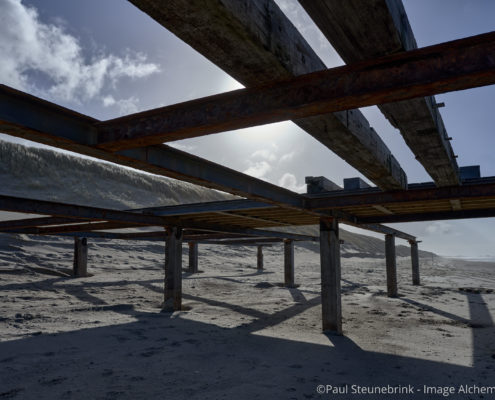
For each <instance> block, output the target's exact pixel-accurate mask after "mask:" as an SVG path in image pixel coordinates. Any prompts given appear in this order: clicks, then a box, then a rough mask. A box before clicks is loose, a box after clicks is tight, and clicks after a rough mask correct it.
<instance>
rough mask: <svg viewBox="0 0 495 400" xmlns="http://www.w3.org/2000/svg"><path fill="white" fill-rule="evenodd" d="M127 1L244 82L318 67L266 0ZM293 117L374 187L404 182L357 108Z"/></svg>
mask: <svg viewBox="0 0 495 400" xmlns="http://www.w3.org/2000/svg"><path fill="white" fill-rule="evenodd" d="M130 1H131V2H132V3H133V4H135V5H136V6H137V7H138V8H140V9H141V10H143V11H144V12H145V13H147V14H148V15H150V16H151V17H152V18H154V19H155V20H156V21H157V22H159V23H160V24H161V25H163V26H164V27H166V28H167V29H169V30H170V31H171V32H173V33H174V34H175V35H177V36H178V37H179V38H180V39H182V40H183V41H185V42H186V43H188V44H189V45H190V46H191V47H193V48H194V49H196V50H197V51H198V52H200V53H201V54H202V55H204V56H205V57H206V58H208V59H209V60H210V61H212V62H213V63H215V64H216V65H218V66H219V67H220V68H222V69H223V70H224V71H225V72H227V73H228V74H230V75H231V76H232V77H234V78H235V79H237V80H238V81H239V82H241V83H242V84H244V85H245V86H255V85H259V84H262V83H267V82H270V81H273V80H280V79H286V78H290V77H293V76H297V75H301V74H305V73H309V72H314V71H319V70H322V69H324V68H325V65H324V63H323V62H322V61H321V60H320V58H319V57H318V56H317V55H316V53H315V52H314V51H313V50H312V49H311V47H310V46H309V45H308V43H307V42H306V41H305V40H304V38H303V37H302V35H301V34H300V33H299V31H298V30H297V29H296V28H295V27H294V25H293V24H292V23H291V22H290V21H289V19H288V18H287V17H286V16H285V15H284V14H283V13H282V11H281V10H280V9H279V8H278V6H277V5H276V4H275V3H274V2H273V0H166V1H165V0H130ZM294 122H295V123H296V124H298V125H299V126H300V127H301V128H303V129H304V130H306V131H307V132H308V133H309V134H311V135H312V136H313V137H315V138H316V139H317V140H319V141H320V142H321V143H323V144H324V145H325V146H327V147H328V148H330V149H331V150H332V151H334V152H335V153H336V154H337V155H339V156H340V157H342V158H343V159H344V160H345V161H347V162H348V163H349V164H350V165H352V166H354V167H355V168H356V169H358V170H359V171H360V172H361V173H363V174H364V175H365V176H366V177H367V178H368V179H370V180H371V181H373V182H374V183H375V184H376V185H377V186H379V187H380V188H382V189H385V190H393V189H403V188H405V185H406V183H407V178H406V175H405V173H404V171H403V170H402V169H401V167H400V165H399V163H398V162H397V160H396V159H395V158H394V157H393V156H392V154H391V152H390V150H389V149H388V148H387V146H386V145H385V143H384V142H383V141H382V140H381V139H380V137H379V136H378V135H377V133H376V132H375V131H374V130H373V129H372V128H371V127H370V126H369V123H368V121H367V120H366V118H365V117H364V116H363V115H362V114H361V112H360V111H359V110H349V111H345V112H338V113H335V114H327V115H324V116H318V117H311V118H305V119H301V120H297V121H294Z"/></svg>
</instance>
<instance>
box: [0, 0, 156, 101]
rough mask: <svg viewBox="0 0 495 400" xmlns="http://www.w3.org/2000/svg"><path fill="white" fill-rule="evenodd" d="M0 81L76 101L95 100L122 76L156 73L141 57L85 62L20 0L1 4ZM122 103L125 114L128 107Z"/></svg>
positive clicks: (73, 41)
mask: <svg viewBox="0 0 495 400" xmlns="http://www.w3.org/2000/svg"><path fill="white" fill-rule="evenodd" d="M0 54H2V61H1V63H0V76H1V78H2V83H5V84H7V85H9V86H14V87H16V88H18V89H20V90H24V91H28V92H31V93H33V94H38V95H40V94H43V95H44V97H47V95H49V97H51V98H52V99H54V100H63V101H70V102H81V101H85V100H90V99H92V98H94V97H95V96H98V95H99V94H100V93H101V91H102V90H103V89H104V87H105V85H115V83H116V82H117V81H118V80H119V79H121V78H124V77H128V78H142V77H145V76H148V75H151V74H153V73H156V72H158V71H159V66H158V65H156V64H154V63H149V62H147V61H146V56H145V55H143V54H139V53H138V54H132V53H130V52H129V53H128V54H127V55H125V56H124V57H119V56H116V55H113V54H108V55H105V54H99V55H94V56H93V57H86V58H85V55H84V54H83V49H82V47H81V45H80V43H79V41H78V39H77V38H75V37H74V36H72V35H70V34H69V33H67V32H66V31H65V29H64V28H63V26H62V25H60V26H56V25H53V24H46V23H44V22H42V21H40V19H39V16H38V13H37V11H36V9H34V8H31V7H27V6H25V5H23V4H22V3H21V1H20V0H3V1H2V2H1V3H0ZM128 100H129V99H127V100H124V103H122V106H123V107H125V105H124V104H126V103H125V102H126V101H127V106H128V109H130V108H131V106H130V104H131V102H129V101H128Z"/></svg>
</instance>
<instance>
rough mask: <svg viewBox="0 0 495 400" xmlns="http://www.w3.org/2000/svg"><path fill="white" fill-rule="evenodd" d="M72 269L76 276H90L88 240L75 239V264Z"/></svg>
mask: <svg viewBox="0 0 495 400" xmlns="http://www.w3.org/2000/svg"><path fill="white" fill-rule="evenodd" d="M72 268H73V273H74V276H76V277H85V276H88V239H86V238H80V237H75V238H74V264H73V267H72Z"/></svg>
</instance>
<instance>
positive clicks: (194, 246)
mask: <svg viewBox="0 0 495 400" xmlns="http://www.w3.org/2000/svg"><path fill="white" fill-rule="evenodd" d="M188 246H189V270H188V272H189V273H190V274H197V273H198V242H188Z"/></svg>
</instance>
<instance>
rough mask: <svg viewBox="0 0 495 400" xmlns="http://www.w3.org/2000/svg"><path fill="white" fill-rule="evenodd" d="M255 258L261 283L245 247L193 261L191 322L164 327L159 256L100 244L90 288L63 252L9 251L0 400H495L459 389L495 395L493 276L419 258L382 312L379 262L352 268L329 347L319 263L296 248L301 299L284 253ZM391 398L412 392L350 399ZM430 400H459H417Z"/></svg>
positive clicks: (186, 313) (18, 245) (25, 244)
mask: <svg viewBox="0 0 495 400" xmlns="http://www.w3.org/2000/svg"><path fill="white" fill-rule="evenodd" d="M185 250H186V248H184V253H185V254H184V266H187V260H186V255H187V254H186V251H185ZM264 253H265V270H264V271H263V272H261V273H260V272H257V270H256V249H255V248H253V247H226V246H216V247H214V246H209V245H202V246H200V259H199V264H200V271H201V272H200V273H199V274H195V275H190V274H187V273H184V277H183V296H184V303H183V304H184V310H183V311H181V312H175V313H162V312H160V311H161V309H160V306H161V301H162V296H163V295H162V293H163V292H162V290H163V277H164V273H163V244H162V243H160V242H154V243H152V242H130V243H129V244H127V243H122V242H121V243H117V242H110V241H104V240H100V241H98V242H95V241H93V242H91V244H90V251H89V262H88V264H89V271H90V272H91V273H92V274H93V276H91V277H88V278H79V279H74V278H71V277H69V276H68V273H69V272H70V268H71V263H72V243H71V241H70V240H67V239H62V238H44V239H40V238H35V237H28V236H6V235H4V236H2V247H1V252H0V260H1V263H0V296H1V299H0V300H1V301H0V316H1V318H0V340H1V343H0V388H1V390H0V398H2V399H3V398H5V399H7V398H13V399H45V398H46V399H48V398H61V399H115V398H119V399H120V398H122V399H151V398H164V399H169V398H170V399H186V398H187V399H222V398H225V399H230V398H236V399H253V398H259V399H269V398H270V399H318V398H337V399H338V398H340V399H348V398H363V399H379V398H398V399H409V398H410V399H427V398H428V399H429V398H446V397H448V398H456V399H457V398H459V399H478V398H485V399H488V398H491V397H490V395H487V394H485V395H483V394H469V393H459V387H460V386H461V385H468V386H466V388H467V390H470V388H474V389H472V390H475V389H476V388H479V387H485V388H486V387H489V386H490V385H491V386H492V387H493V384H494V378H495V362H494V359H495V344H494V342H493V337H494V336H493V335H494V328H493V314H494V311H495V293H494V289H495V265H494V264H493V263H481V262H468V261H456V260H447V259H441V258H434V259H433V260H432V259H431V258H422V259H421V274H422V276H421V279H422V284H421V286H419V287H417V286H412V285H411V283H410V281H411V272H410V259H409V258H408V257H400V258H398V274H399V293H400V296H399V297H398V298H395V299H391V298H388V297H386V292H385V290H386V289H385V261H384V260H383V259H380V258H357V257H345V258H343V259H342V271H343V276H342V278H343V292H344V293H343V315H344V321H343V324H344V336H332V335H325V334H323V333H322V332H321V322H320V321H321V315H320V313H321V310H320V299H319V293H320V288H319V285H320V277H319V275H320V274H319V255H318V253H316V252H315V251H313V250H311V249H307V248H302V247H299V246H296V261H295V265H296V282H297V284H298V285H299V286H298V287H296V288H285V287H283V286H282V284H281V282H283V255H282V247H281V246H279V245H276V246H273V247H271V248H265V249H264ZM66 274H67V275H66ZM64 275H66V276H64ZM319 385H324V390H325V391H326V392H325V393H323V394H321V393H319V391H321V390H322V389H321V387H319ZM353 385H354V386H353ZM387 385H390V386H393V387H395V388H396V389H395V390H403V391H407V390H411V389H410V388H409V389H408V385H409V387H411V386H412V387H414V390H415V392H414V393H413V394H410V393H399V394H396V395H388V394H380V395H377V394H370V393H361V394H359V393H352V392H351V391H352V390H372V389H373V387H375V386H387ZM424 385H425V386H426V387H425V386H424ZM469 385H470V386H469ZM439 386H441V387H442V388H448V387H453V388H455V391H456V392H455V393H454V394H448V396H445V395H442V394H438V393H437V394H431V393H430V394H425V393H424V390H429V389H428V387H435V388H436V387H439ZM336 388H337V389H338V390H340V391H341V394H335V393H333V394H332V392H331V390H337V389H336ZM363 388H364V389H363ZM345 390H347V393H346V394H343V393H342V392H343V391H345ZM435 390H437V391H438V389H435ZM460 390H461V391H462V390H463V389H462V388H461V389H460Z"/></svg>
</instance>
